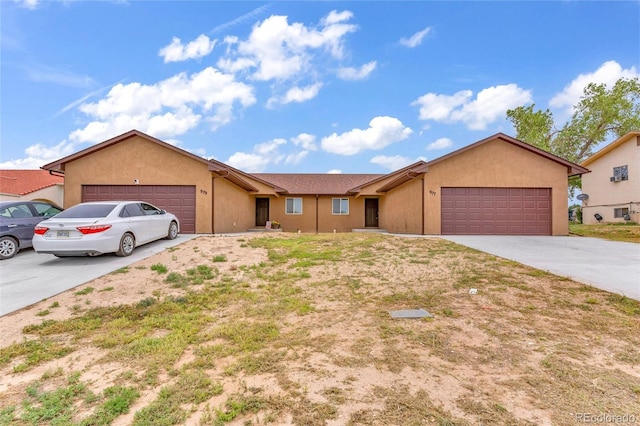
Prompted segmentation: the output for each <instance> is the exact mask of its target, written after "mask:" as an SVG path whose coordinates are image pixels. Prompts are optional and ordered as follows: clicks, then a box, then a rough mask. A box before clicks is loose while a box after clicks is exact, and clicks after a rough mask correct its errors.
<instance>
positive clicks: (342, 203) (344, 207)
mask: <svg viewBox="0 0 640 426" xmlns="http://www.w3.org/2000/svg"><path fill="white" fill-rule="evenodd" d="M331 205H332V208H331V212H332V213H333V214H344V215H347V214H349V199H348V198H334V199H333V200H332V203H331Z"/></svg>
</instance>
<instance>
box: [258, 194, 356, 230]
mask: <svg viewBox="0 0 640 426" xmlns="http://www.w3.org/2000/svg"><path fill="white" fill-rule="evenodd" d="M287 198H302V214H286V212H285V205H286V199H287ZM333 198H347V199H348V200H349V214H346V215H334V214H332V202H333V201H332V200H333ZM269 213H270V219H271V220H276V221H278V222H280V223H281V224H282V230H283V231H286V232H296V231H298V230H300V232H316V231H317V232H333V231H334V230H335V231H336V232H351V230H353V229H354V228H362V227H364V198H361V197H360V198H355V197H348V196H345V195H334V196H331V195H320V196H318V197H316V196H301V195H286V196H285V195H282V196H280V197H278V198H276V197H272V198H271V199H270V205H269Z"/></svg>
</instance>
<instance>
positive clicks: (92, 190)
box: [82, 185, 196, 234]
mask: <svg viewBox="0 0 640 426" xmlns="http://www.w3.org/2000/svg"><path fill="white" fill-rule="evenodd" d="M110 200H125V201H128V200H140V201H146V202H147V203H151V204H153V205H155V206H158V207H160V208H161V209H164V210H166V211H168V212H171V213H173V214H175V215H176V216H178V219H179V220H180V232H182V233H185V234H193V233H195V232H196V187H195V186H191V185H83V186H82V201H110Z"/></svg>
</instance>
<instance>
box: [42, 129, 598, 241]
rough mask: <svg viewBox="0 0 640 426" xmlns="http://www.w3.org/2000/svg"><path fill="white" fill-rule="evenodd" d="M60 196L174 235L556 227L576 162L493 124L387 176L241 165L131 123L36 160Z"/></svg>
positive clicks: (536, 230)
mask: <svg viewBox="0 0 640 426" xmlns="http://www.w3.org/2000/svg"><path fill="white" fill-rule="evenodd" d="M42 168H43V169H45V170H50V171H53V172H57V173H64V175H65V205H66V206H72V205H74V204H76V203H79V202H82V201H92V200H109V199H142V200H145V201H148V202H151V203H152V204H155V205H157V206H159V207H161V208H164V209H166V210H169V211H171V212H173V213H175V214H176V215H178V217H179V218H180V220H181V232H184V233H204V234H207V233H232V232H245V231H247V230H249V229H252V228H256V227H264V226H265V225H266V223H267V221H278V222H280V223H281V225H282V229H283V230H284V231H294V232H295V231H298V230H299V231H301V232H334V231H335V232H350V231H352V230H354V229H385V230H387V231H389V232H394V233H405V234H435V235H437V234H542V235H567V234H568V232H569V229H568V221H567V209H568V199H567V176H572V175H578V174H582V173H586V172H588V170H587V169H585V168H583V167H580V166H579V165H577V164H573V163H571V162H569V161H566V160H564V159H562V158H559V157H557V156H554V155H552V154H549V153H547V152H545V151H542V150H540V149H538V148H536V147H533V146H531V145H528V144H526V143H524V142H521V141H519V140H517V139H514V138H511V137H509V136H506V135H504V134H496V135H494V136H491V137H489V138H486V139H483V140H481V141H479V142H476V143H474V144H472V145H469V146H467V147H465V148H463V149H460V150H458V151H455V152H453V153H451V154H448V155H445V156H443V157H441V158H438V159H436V160H433V161H429V162H424V161H419V162H417V163H414V164H412V165H410V166H407V167H405V168H402V169H400V170H397V171H395V172H392V173H389V174H375V175H369V174H281V173H254V174H251V173H246V172H243V171H241V170H238V169H235V168H233V167H231V166H228V165H226V164H224V163H221V162H219V161H216V160H206V159H204V158H201V157H199V156H197V155H194V154H191V153H189V152H187V151H184V150H182V149H180V148H177V147H175V146H173V145H170V144H168V143H165V142H163V141H161V140H159V139H155V138H153V137H151V136H148V135H146V134H144V133H141V132H139V131H137V130H132V131H130V132H127V133H125V134H123V135H120V136H118V137H115V138H113V139H109V140H107V141H105V142H102V143H100V144H97V145H94V146H92V147H90V148H87V149H85V150H83V151H80V152H77V153H75V154H72V155H69V156H67V157H65V158H62V159H60V160H58V161H55V162H53V163H50V164H47V165H45V166H43V167H42Z"/></svg>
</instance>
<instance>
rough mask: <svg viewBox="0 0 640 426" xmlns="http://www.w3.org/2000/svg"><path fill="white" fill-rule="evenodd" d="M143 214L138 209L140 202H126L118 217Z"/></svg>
mask: <svg viewBox="0 0 640 426" xmlns="http://www.w3.org/2000/svg"><path fill="white" fill-rule="evenodd" d="M143 215H144V212H143V211H142V210H141V209H140V204H138V203H133V204H127V205H126V206H124V208H123V209H122V211H121V212H120V217H137V216H143Z"/></svg>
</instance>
